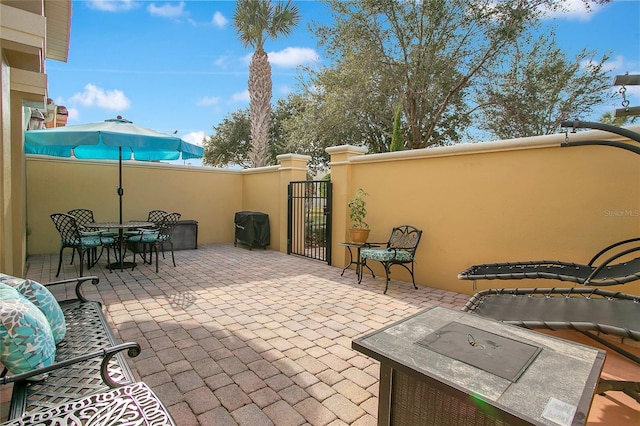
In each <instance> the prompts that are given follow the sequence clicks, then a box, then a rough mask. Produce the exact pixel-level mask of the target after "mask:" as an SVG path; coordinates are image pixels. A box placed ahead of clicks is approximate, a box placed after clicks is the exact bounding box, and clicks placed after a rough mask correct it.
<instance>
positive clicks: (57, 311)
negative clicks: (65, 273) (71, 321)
mask: <svg viewBox="0 0 640 426" xmlns="http://www.w3.org/2000/svg"><path fill="white" fill-rule="evenodd" d="M0 283H4V284H7V285H9V286H11V287H13V288H15V289H16V290H18V292H19V293H20V294H22V295H23V296H24V297H26V298H27V299H29V301H30V302H31V303H33V304H34V305H36V307H38V309H40V310H41V311H42V313H43V314H44V316H45V317H46V318H47V321H49V326H50V327H51V332H52V333H53V340H54V341H55V343H56V345H57V344H58V343H60V342H61V341H62V339H64V336H65V335H66V334H67V323H66V321H65V319H64V314H63V313H62V309H61V308H60V304H59V303H58V301H57V300H56V298H55V297H54V296H53V294H51V292H50V291H49V289H47V288H46V287H45V286H43V285H42V284H40V283H39V282H36V281H32V280H28V279H24V278H16V277H13V276H11V275H6V274H0Z"/></svg>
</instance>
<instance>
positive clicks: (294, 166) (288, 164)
mask: <svg viewBox="0 0 640 426" xmlns="http://www.w3.org/2000/svg"><path fill="white" fill-rule="evenodd" d="M276 159H277V160H278V162H279V163H280V169H279V172H280V194H284V196H283V197H280V200H281V201H280V203H281V204H280V217H279V223H280V227H279V230H278V235H277V236H276V235H273V234H272V235H271V238H272V239H273V238H278V241H279V250H280V252H281V253H286V252H287V227H288V224H287V212H288V209H287V204H288V188H289V182H295V181H301V180H307V163H308V162H309V160H311V157H310V156H308V155H300V154H282V155H278V156H277V157H276Z"/></svg>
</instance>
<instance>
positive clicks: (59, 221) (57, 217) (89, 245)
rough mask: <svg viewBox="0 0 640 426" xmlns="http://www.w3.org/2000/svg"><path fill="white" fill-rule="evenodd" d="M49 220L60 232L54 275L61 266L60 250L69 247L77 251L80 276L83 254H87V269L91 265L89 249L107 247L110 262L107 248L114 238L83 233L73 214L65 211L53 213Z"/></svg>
mask: <svg viewBox="0 0 640 426" xmlns="http://www.w3.org/2000/svg"><path fill="white" fill-rule="evenodd" d="M51 220H52V221H53V224H54V225H55V227H56V229H57V230H58V233H59V234H60V256H59V259H58V271H57V272H56V277H57V276H59V275H60V269H61V267H62V252H63V251H64V249H65V248H67V247H69V248H71V249H73V250H74V251H77V252H78V255H79V256H80V276H82V273H83V268H84V256H85V254H86V255H87V269H90V268H91V267H92V266H93V263H92V262H91V260H92V259H91V251H93V250H94V249H97V248H98V247H106V248H107V262H108V263H110V257H109V250H108V248H110V247H113V245H114V244H115V239H114V238H113V237H108V236H102V235H100V234H97V235H83V234H82V232H81V231H80V227H79V226H78V223H77V221H76V218H75V216H72V215H70V214H67V213H54V214H52V215H51Z"/></svg>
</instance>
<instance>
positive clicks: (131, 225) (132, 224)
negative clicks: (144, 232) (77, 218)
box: [84, 220, 155, 272]
mask: <svg viewBox="0 0 640 426" xmlns="http://www.w3.org/2000/svg"><path fill="white" fill-rule="evenodd" d="M84 226H85V227H86V228H92V229H117V230H118V242H117V244H118V259H116V262H113V263H111V264H109V265H107V267H108V268H109V269H111V270H113V269H115V268H117V267H120V271H121V272H122V271H124V268H131V269H133V268H135V267H136V263H135V262H125V261H124V254H123V251H124V249H125V244H126V235H125V233H124V231H125V230H129V229H144V228H151V227H154V226H155V224H154V223H153V222H145V221H138V220H135V221H127V222H119V221H118V222H92V223H87V224H85V225H84Z"/></svg>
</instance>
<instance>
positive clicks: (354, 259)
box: [338, 243, 380, 283]
mask: <svg viewBox="0 0 640 426" xmlns="http://www.w3.org/2000/svg"><path fill="white" fill-rule="evenodd" d="M338 245H339V246H343V247H346V248H347V249H348V250H349V263H348V264H347V266H345V267H344V269H343V270H342V273H341V274H340V276H342V275H344V271H346V270H347V269H349V267H350V266H351V265H356V277H357V278H358V283H359V282H360V281H362V266H363V265H362V258H361V257H360V250H362V249H363V248H371V247H380V245H378V244H371V243H363V244H357V243H338ZM352 249H355V250H356V255H355V257H354V256H353V250H352ZM364 266H365V267H366V268H367V269H368V270H369V271H370V272H371V276H372V277H373V278H375V277H376V276H375V274H374V273H373V270H372V269H371V268H370V267H369V266H368V265H364Z"/></svg>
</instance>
